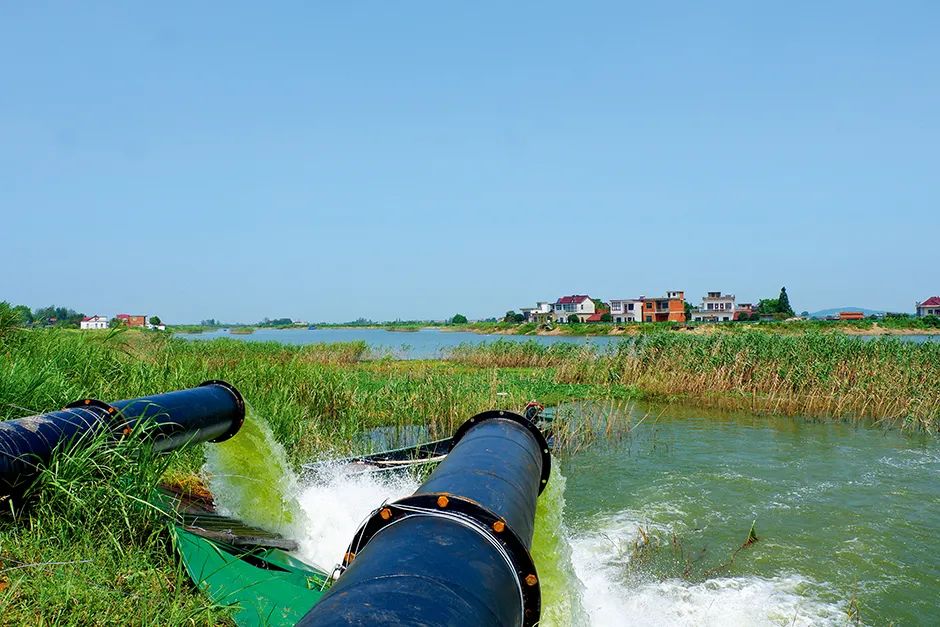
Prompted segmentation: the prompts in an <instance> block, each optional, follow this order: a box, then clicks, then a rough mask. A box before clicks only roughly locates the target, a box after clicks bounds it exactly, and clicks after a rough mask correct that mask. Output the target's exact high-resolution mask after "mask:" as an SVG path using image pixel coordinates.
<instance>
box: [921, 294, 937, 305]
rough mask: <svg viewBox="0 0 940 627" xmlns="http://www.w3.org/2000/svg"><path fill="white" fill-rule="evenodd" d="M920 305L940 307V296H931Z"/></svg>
mask: <svg viewBox="0 0 940 627" xmlns="http://www.w3.org/2000/svg"><path fill="white" fill-rule="evenodd" d="M917 306H918V307H940V296H931V297H930V298H928V299H927V300H925V301H924V302H922V303H919V304H918V305H917Z"/></svg>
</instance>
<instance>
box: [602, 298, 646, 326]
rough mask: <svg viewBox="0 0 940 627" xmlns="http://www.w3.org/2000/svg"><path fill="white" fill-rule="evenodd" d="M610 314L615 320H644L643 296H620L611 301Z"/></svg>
mask: <svg viewBox="0 0 940 627" xmlns="http://www.w3.org/2000/svg"><path fill="white" fill-rule="evenodd" d="M610 315H611V316H612V317H613V319H614V322H617V323H623V322H642V320H643V297H642V296H641V297H639V298H618V299H615V300H612V301H610Z"/></svg>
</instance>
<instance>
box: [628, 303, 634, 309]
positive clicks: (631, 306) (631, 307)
mask: <svg viewBox="0 0 940 627" xmlns="http://www.w3.org/2000/svg"><path fill="white" fill-rule="evenodd" d="M627 309H629V310H630V311H633V303H630V304H629V305H627Z"/></svg>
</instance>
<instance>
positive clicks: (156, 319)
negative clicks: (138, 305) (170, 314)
mask: <svg viewBox="0 0 940 627" xmlns="http://www.w3.org/2000/svg"><path fill="white" fill-rule="evenodd" d="M150 324H152V325H153V326H158V325H160V324H162V323H161V322H160V316H150Z"/></svg>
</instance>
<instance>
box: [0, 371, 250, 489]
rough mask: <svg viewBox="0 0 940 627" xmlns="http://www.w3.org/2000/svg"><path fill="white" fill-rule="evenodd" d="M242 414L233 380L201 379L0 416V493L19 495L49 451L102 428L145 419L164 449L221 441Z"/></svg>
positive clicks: (121, 429) (115, 429)
mask: <svg viewBox="0 0 940 627" xmlns="http://www.w3.org/2000/svg"><path fill="white" fill-rule="evenodd" d="M244 420H245V402H244V400H242V396H241V394H239V392H238V390H236V389H235V387H234V386H232V385H230V384H228V383H226V382H224V381H206V382H205V383H203V384H201V385H200V386H199V387H195V388H192V389H188V390H179V391H176V392H168V393H166V394H157V395H155V396H148V397H143V398H135V399H130V400H125V401H116V402H114V403H112V404H110V405H109V404H107V403H103V402H101V401H98V400H95V399H90V398H86V399H83V400H81V401H77V402H75V403H72V404H71V405H69V406H67V407H65V408H64V409H62V410H60V411H54V412H49V413H47V414H40V415H37V416H28V417H26V418H18V419H15V420H6V421H2V422H0V497H2V496H14V497H15V496H19V495H21V494H22V493H23V491H24V490H25V489H26V488H27V487H28V486H29V484H30V483H31V482H32V480H33V479H35V477H36V475H37V474H38V473H39V470H40V469H41V467H42V466H43V465H45V464H46V463H48V462H49V460H50V458H51V457H52V455H53V453H54V452H55V451H56V450H60V449H62V448H64V447H68V446H81V444H82V443H87V442H90V441H91V439H92V437H93V436H94V435H95V434H97V433H99V432H101V431H102V430H108V431H111V432H112V433H114V434H115V435H116V436H118V437H120V436H123V435H128V434H130V433H132V432H133V431H134V428H135V427H136V426H137V425H138V424H141V423H142V422H145V423H146V424H147V425H148V428H147V435H148V437H151V438H152V439H153V446H154V449H155V450H157V451H170V450H174V449H177V448H179V447H181V446H183V445H184V444H187V443H190V442H193V443H196V442H206V441H211V442H221V441H223V440H227V439H228V438H230V437H232V436H233V435H235V434H236V433H237V432H238V430H239V428H240V427H241V425H242V423H243V422H244Z"/></svg>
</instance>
